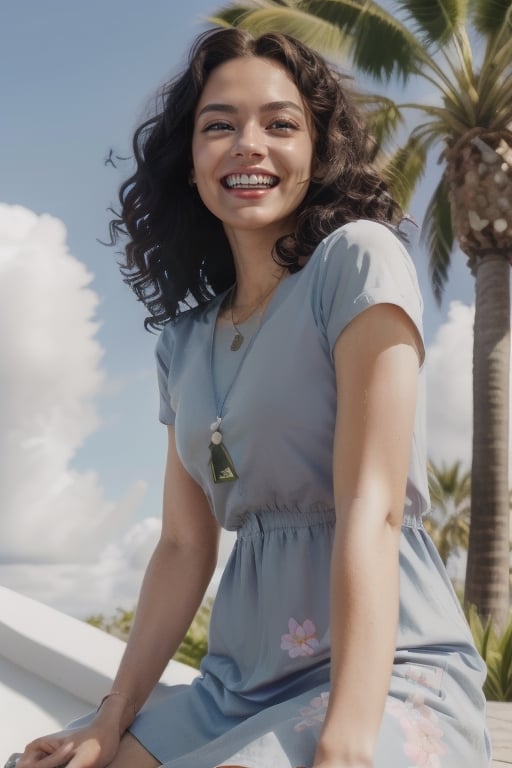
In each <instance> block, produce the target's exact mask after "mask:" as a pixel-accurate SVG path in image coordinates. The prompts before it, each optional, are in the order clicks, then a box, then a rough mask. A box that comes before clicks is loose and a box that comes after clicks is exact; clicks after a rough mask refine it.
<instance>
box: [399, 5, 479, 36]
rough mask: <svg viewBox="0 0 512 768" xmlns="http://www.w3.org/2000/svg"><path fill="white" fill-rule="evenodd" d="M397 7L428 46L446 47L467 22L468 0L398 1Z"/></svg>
mask: <svg viewBox="0 0 512 768" xmlns="http://www.w3.org/2000/svg"><path fill="white" fill-rule="evenodd" d="M396 5H398V7H399V8H401V10H402V11H403V12H405V16H406V18H407V19H408V20H409V21H410V22H412V26H413V28H414V29H415V31H416V34H418V35H419V36H420V37H421V38H422V40H423V42H424V43H426V44H427V45H430V44H432V43H440V44H441V45H445V44H446V43H447V42H448V40H450V39H451V38H452V37H454V35H456V34H457V33H458V32H460V30H461V29H462V28H463V27H464V24H465V21H466V14H467V2H466V0H429V1H428V2H425V0H396Z"/></svg>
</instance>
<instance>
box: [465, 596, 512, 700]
mask: <svg viewBox="0 0 512 768" xmlns="http://www.w3.org/2000/svg"><path fill="white" fill-rule="evenodd" d="M468 621H469V626H470V627H471V631H472V633H473V638H474V640H475V644H476V647H477V649H478V652H479V653H480V655H481V656H482V658H483V660H484V661H485V663H486V664H487V678H486V680H485V683H484V694H485V697H486V699H487V700H488V701H512V614H511V616H510V620H509V623H508V625H507V627H506V628H505V631H504V632H503V634H502V635H497V634H496V632H495V630H494V629H493V626H492V624H491V622H490V621H488V622H487V623H486V624H483V623H482V620H481V619H480V617H479V616H478V613H477V611H476V609H475V607H474V606H471V608H470V609H469V611H468Z"/></svg>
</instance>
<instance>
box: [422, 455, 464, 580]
mask: <svg viewBox="0 0 512 768" xmlns="http://www.w3.org/2000/svg"><path fill="white" fill-rule="evenodd" d="M428 485H429V491H430V500H431V503H432V513H431V514H430V515H429V516H427V517H426V519H425V528H426V529H427V531H428V533H429V534H430V536H431V538H432V540H433V542H434V544H435V545H436V547H437V549H438V551H439V554H440V555H441V558H442V560H443V562H444V563H445V565H446V563H447V562H448V558H449V556H450V554H451V553H452V552H453V551H454V550H456V549H458V548H461V549H465V550H467V548H468V543H469V524H470V514H471V475H470V473H469V472H467V471H466V472H463V471H462V469H461V462H460V461H456V462H455V463H454V464H452V465H451V466H446V465H445V464H442V466H441V467H439V466H437V465H436V464H434V462H433V461H431V462H429V466H428Z"/></svg>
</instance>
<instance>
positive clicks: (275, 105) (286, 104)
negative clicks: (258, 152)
mask: <svg viewBox="0 0 512 768" xmlns="http://www.w3.org/2000/svg"><path fill="white" fill-rule="evenodd" d="M283 109H293V110H294V111H295V112H299V113H300V114H301V115H304V110H303V109H302V107H300V106H299V105H298V104H296V103H295V102H294V101H269V102H268V103H267V104H262V106H261V107H260V112H279V111H281V110H283ZM206 112H227V113H228V114H230V115H235V114H237V112H238V109H237V108H236V107H235V106H233V105H232V104H216V103H212V104H205V105H204V107H203V108H202V109H201V110H200V111H199V112H198V114H197V116H198V117H200V116H201V115H204V114H205V113H206Z"/></svg>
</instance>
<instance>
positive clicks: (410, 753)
mask: <svg viewBox="0 0 512 768" xmlns="http://www.w3.org/2000/svg"><path fill="white" fill-rule="evenodd" d="M416 672H417V670H416V669H414V670H413V671H412V674H410V675H406V677H408V678H409V679H410V680H412V681H413V682H417V683H419V684H422V685H425V684H426V683H425V680H424V678H423V676H421V675H420V676H418V675H417V674H416ZM435 679H436V678H435V677H434V678H429V680H430V682H432V681H433V680H435ZM436 682H437V681H436ZM427 687H431V686H427ZM386 712H387V713H388V714H390V715H392V716H393V717H396V719H397V720H398V721H399V723H400V727H401V728H402V731H403V732H404V736H405V744H404V754H405V755H406V756H407V757H408V758H409V760H411V762H412V765H411V768H442V762H441V757H442V755H446V754H447V752H448V750H447V748H446V745H445V743H444V742H443V731H442V729H441V728H440V726H439V718H438V716H437V715H436V713H435V712H434V710H433V709H431V708H430V707H428V706H427V705H426V704H425V697H424V696H423V694H421V693H420V692H414V693H412V694H411V695H410V696H408V697H407V699H406V700H405V701H400V700H399V699H388V702H387V704H386Z"/></svg>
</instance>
